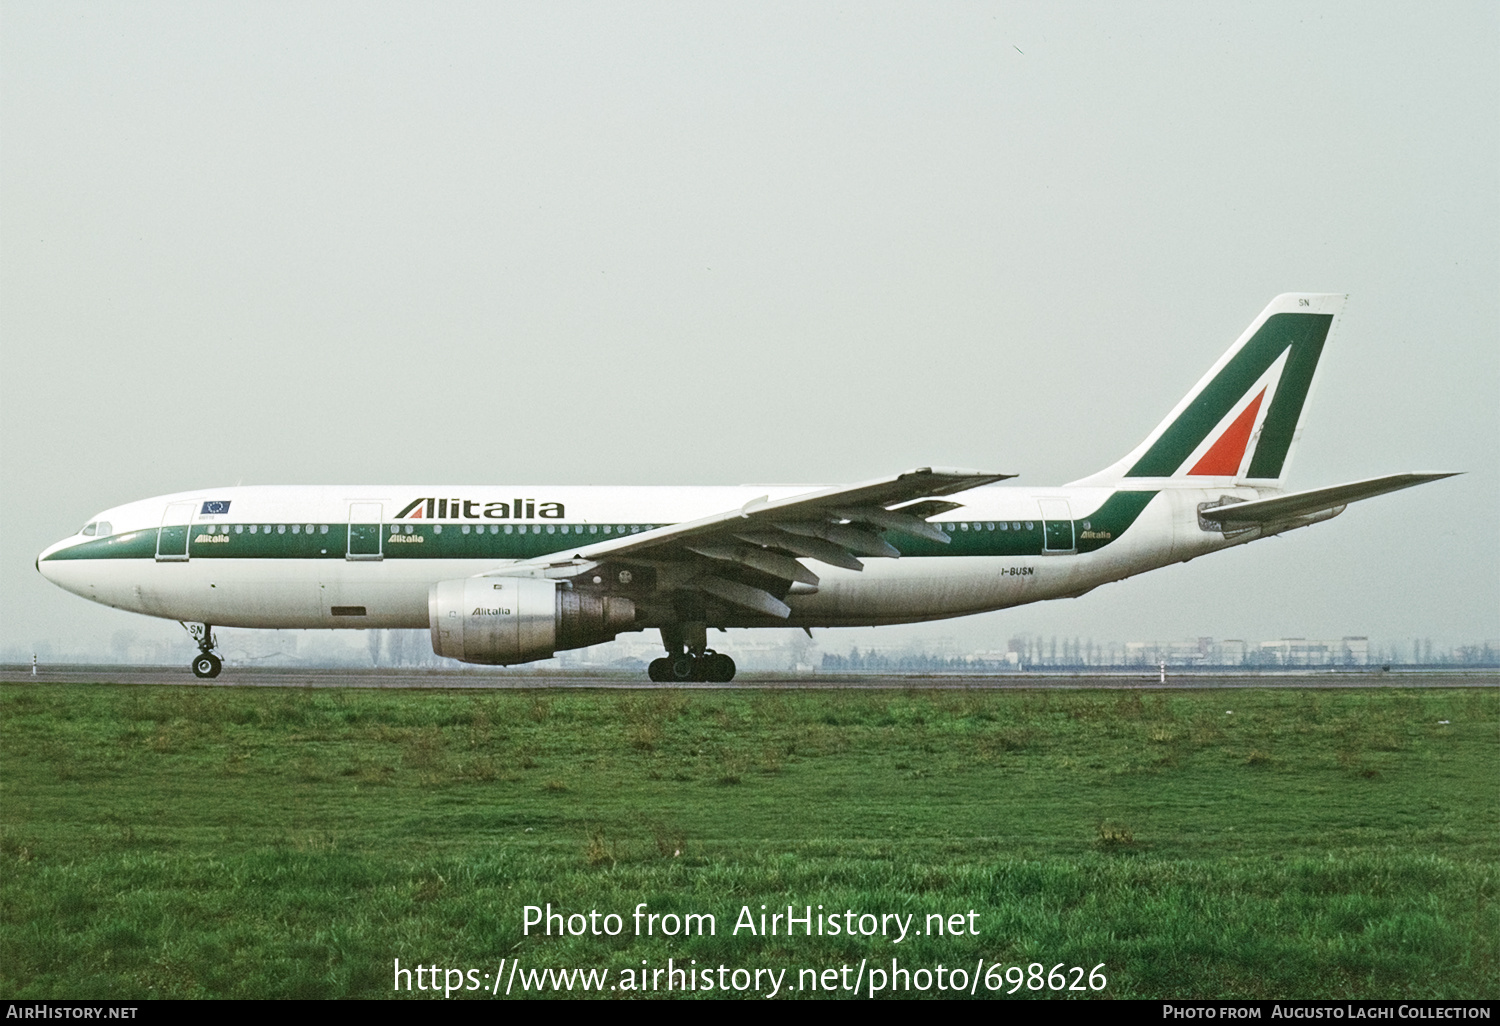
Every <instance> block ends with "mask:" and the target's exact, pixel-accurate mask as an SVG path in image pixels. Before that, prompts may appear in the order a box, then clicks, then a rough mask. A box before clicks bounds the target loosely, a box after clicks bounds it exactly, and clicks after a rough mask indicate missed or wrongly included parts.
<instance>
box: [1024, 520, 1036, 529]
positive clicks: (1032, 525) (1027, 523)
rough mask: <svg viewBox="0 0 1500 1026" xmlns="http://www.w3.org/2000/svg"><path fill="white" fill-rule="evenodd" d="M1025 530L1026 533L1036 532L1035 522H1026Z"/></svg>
mask: <svg viewBox="0 0 1500 1026" xmlns="http://www.w3.org/2000/svg"><path fill="white" fill-rule="evenodd" d="M1026 530H1028V531H1034V530H1036V522H1035V521H1034V520H1028V521H1026Z"/></svg>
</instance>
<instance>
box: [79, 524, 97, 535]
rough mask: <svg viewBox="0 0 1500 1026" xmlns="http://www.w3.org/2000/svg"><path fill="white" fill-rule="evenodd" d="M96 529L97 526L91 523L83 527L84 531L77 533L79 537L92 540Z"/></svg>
mask: <svg viewBox="0 0 1500 1026" xmlns="http://www.w3.org/2000/svg"><path fill="white" fill-rule="evenodd" d="M98 529H99V525H98V524H92V523H91V524H87V525H85V527H84V529H83V530H82V531H79V532H78V533H79V534H81V535H83V536H84V537H86V538H92V537H93V536H94V532H95V531H97V530H98Z"/></svg>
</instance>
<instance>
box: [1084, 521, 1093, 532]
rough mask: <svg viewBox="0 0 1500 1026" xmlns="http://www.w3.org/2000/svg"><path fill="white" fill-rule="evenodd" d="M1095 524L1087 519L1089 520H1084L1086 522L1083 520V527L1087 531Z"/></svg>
mask: <svg viewBox="0 0 1500 1026" xmlns="http://www.w3.org/2000/svg"><path fill="white" fill-rule="evenodd" d="M1093 526H1094V525H1093V524H1091V523H1089V522H1088V521H1087V520H1085V521H1084V522H1083V529H1084V530H1085V531H1087V530H1088V529H1089V528H1091V527H1093Z"/></svg>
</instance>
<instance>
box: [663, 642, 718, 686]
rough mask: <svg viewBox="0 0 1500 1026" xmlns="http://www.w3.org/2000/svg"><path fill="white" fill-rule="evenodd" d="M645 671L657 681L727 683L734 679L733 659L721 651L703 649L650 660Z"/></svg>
mask: <svg viewBox="0 0 1500 1026" xmlns="http://www.w3.org/2000/svg"><path fill="white" fill-rule="evenodd" d="M646 673H647V674H648V675H649V676H650V677H651V679H652V680H654V681H656V682H657V683H662V684H664V683H668V682H671V681H681V682H686V681H710V682H712V683H714V684H728V683H729V682H730V681H732V680H734V660H733V659H731V658H729V657H728V656H727V655H725V654H724V653H722V652H715V651H713V650H712V649H704V650H703V654H702V655H693V654H692V653H690V652H685V653H683V654H682V655H677V656H667V657H663V658H661V659H653V660H651V665H650V666H648V667H647V668H646Z"/></svg>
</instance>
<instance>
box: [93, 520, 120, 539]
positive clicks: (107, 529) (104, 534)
mask: <svg viewBox="0 0 1500 1026" xmlns="http://www.w3.org/2000/svg"><path fill="white" fill-rule="evenodd" d="M94 533H95V534H96V535H98V536H99V537H100V538H108V537H109V536H110V535H112V534H114V533H115V529H114V527H112V526H111V525H110V522H109V521H108V520H101V521H99V529H98V530H97V531H95V532H94Z"/></svg>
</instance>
